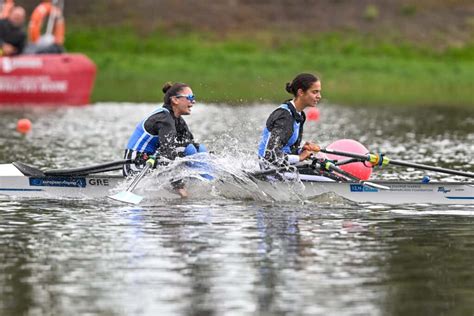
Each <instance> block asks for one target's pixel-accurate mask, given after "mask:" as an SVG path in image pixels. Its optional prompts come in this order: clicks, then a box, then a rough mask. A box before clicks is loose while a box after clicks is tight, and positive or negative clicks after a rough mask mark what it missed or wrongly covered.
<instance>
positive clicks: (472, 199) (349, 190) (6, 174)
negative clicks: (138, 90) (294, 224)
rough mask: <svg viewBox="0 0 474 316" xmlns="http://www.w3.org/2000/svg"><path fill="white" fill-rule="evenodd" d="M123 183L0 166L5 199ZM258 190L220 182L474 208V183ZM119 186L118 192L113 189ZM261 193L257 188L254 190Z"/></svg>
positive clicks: (83, 193) (99, 193) (245, 192)
mask: <svg viewBox="0 0 474 316" xmlns="http://www.w3.org/2000/svg"><path fill="white" fill-rule="evenodd" d="M123 181H124V178H123V177H121V176H110V175H89V176H73V177H68V176H31V175H30V176H26V175H25V174H23V173H22V172H21V171H20V170H19V169H18V168H16V167H15V166H14V165H12V164H0V196H7V197H28V198H103V197H106V196H109V195H111V194H114V193H117V187H118V186H119V185H120V183H122V182H123ZM253 181H254V182H252V186H253V189H252V190H249V189H248V188H246V187H245V185H237V184H235V183H234V184H232V183H227V182H225V181H224V182H216V183H215V185H216V186H218V187H219V188H218V191H219V192H220V193H222V195H223V196H224V197H230V198H247V197H249V192H250V193H252V194H251V195H254V196H255V194H253V193H255V191H258V192H260V193H261V194H263V195H264V196H265V197H269V198H271V199H274V200H284V199H286V197H285V195H288V197H290V198H291V196H292V195H295V196H297V197H298V198H300V199H301V198H302V199H305V200H311V199H317V198H318V197H320V196H322V195H325V194H328V193H334V194H337V195H338V196H341V197H343V198H345V199H347V200H350V201H353V202H358V203H382V204H407V203H408V204H420V203H421V204H472V205H474V183H472V182H431V183H421V182H420V183H418V182H395V181H393V182H389V181H374V183H376V184H380V185H383V186H387V187H389V188H390V189H389V190H383V189H377V188H373V187H369V186H366V185H362V184H356V183H339V182H326V181H324V182H321V181H309V180H304V179H303V180H302V182H301V183H299V186H298V187H297V188H292V185H291V184H288V183H285V182H278V181H275V182H268V181H263V180H255V179H254V180H253ZM114 188H115V190H113V189H114ZM255 189H257V190H255Z"/></svg>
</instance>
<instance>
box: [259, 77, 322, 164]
mask: <svg viewBox="0 0 474 316" xmlns="http://www.w3.org/2000/svg"><path fill="white" fill-rule="evenodd" d="M286 91H287V92H288V93H291V94H293V96H294V98H293V99H291V100H288V101H286V102H285V103H283V104H281V105H280V106H279V107H278V108H277V109H276V110H274V111H273V112H272V113H271V114H270V116H269V117H268V119H267V122H266V125H265V128H264V130H263V133H262V138H261V140H260V144H259V147H258V156H259V158H260V159H261V162H262V164H261V165H262V167H263V168H264V169H267V168H270V167H272V166H277V167H283V166H289V165H294V164H296V163H298V162H300V161H303V160H306V159H308V158H309V157H310V156H311V155H312V154H314V153H317V152H318V151H319V150H320V148H319V146H318V145H317V144H315V143H313V142H305V143H304V145H303V146H302V147H300V145H301V142H302V138H303V125H304V123H305V120H306V116H305V113H304V112H303V110H304V109H306V108H308V107H316V105H317V104H318V102H319V101H320V100H321V81H320V80H319V79H318V78H317V77H315V76H314V75H312V74H306V73H302V74H299V75H298V76H296V78H295V79H293V81H292V82H291V83H287V84H286Z"/></svg>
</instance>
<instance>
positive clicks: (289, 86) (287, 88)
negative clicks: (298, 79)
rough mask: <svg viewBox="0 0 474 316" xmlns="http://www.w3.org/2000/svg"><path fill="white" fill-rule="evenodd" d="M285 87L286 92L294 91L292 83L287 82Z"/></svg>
mask: <svg viewBox="0 0 474 316" xmlns="http://www.w3.org/2000/svg"><path fill="white" fill-rule="evenodd" d="M285 89H286V92H288V93H293V86H292V85H291V83H289V82H287V83H286V86H285Z"/></svg>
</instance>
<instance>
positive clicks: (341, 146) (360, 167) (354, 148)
mask: <svg viewBox="0 0 474 316" xmlns="http://www.w3.org/2000/svg"><path fill="white" fill-rule="evenodd" d="M326 148H327V149H332V150H337V151H345V152H349V153H355V154H360V155H366V154H368V153H369V150H368V149H367V148H365V146H364V145H362V144H361V143H359V142H358V141H355V140H353V139H339V140H337V141H335V142H334V143H332V144H330V145H329V146H327V147H326ZM327 156H328V158H329V159H331V160H338V161H343V160H347V159H350V158H349V157H344V156H339V155H333V154H327ZM367 165H368V166H369V164H368V163H367ZM338 167H339V168H341V169H342V170H344V171H346V172H349V173H350V174H352V175H353V176H356V177H357V178H359V179H362V180H369V178H370V175H371V174H372V168H371V167H367V166H366V165H365V164H364V163H363V162H351V163H348V164H346V165H341V166H338Z"/></svg>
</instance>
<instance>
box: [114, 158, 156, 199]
mask: <svg viewBox="0 0 474 316" xmlns="http://www.w3.org/2000/svg"><path fill="white" fill-rule="evenodd" d="M155 161H156V157H155V156H151V157H149V158H148V160H147V161H146V164H145V166H144V167H143V169H142V170H141V171H140V173H139V174H138V175H137V176H136V177H135V178H134V179H133V181H132V183H130V185H129V186H128V188H127V189H126V190H125V191H122V192H119V193H117V194H114V195H111V196H109V198H111V199H114V200H117V201H120V202H124V203H130V204H138V203H140V202H141V201H142V200H143V196H140V195H138V194H135V193H133V192H132V191H133V190H134V189H135V187H136V186H137V185H138V183H139V182H140V180H141V179H142V178H143V177H144V176H145V175H146V173H147V172H148V170H149V169H150V168H153V166H154V164H155Z"/></svg>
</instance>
